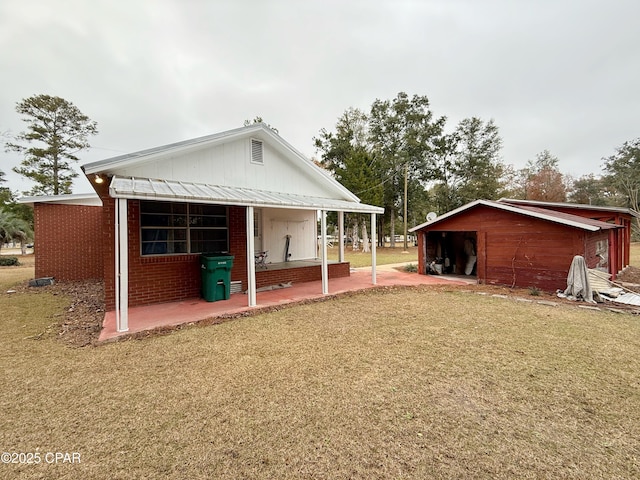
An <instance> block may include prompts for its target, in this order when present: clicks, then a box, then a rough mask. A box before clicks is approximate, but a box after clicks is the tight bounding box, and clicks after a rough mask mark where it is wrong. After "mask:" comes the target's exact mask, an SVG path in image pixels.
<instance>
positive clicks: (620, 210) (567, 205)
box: [498, 198, 640, 218]
mask: <svg viewBox="0 0 640 480" xmlns="http://www.w3.org/2000/svg"><path fill="white" fill-rule="evenodd" d="M498 202H500V203H508V204H510V205H523V206H524V205H528V206H532V207H542V208H545V207H549V208H553V207H560V208H571V209H576V210H595V211H599V212H611V213H626V214H627V215H631V216H632V217H638V218H640V213H638V212H636V211H635V210H633V209H632V208H625V207H612V206H607V205H585V204H583V203H567V202H542V201H539V200H518V199H514V198H501V199H500V200H498Z"/></svg>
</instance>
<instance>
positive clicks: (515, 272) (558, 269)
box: [418, 205, 610, 291]
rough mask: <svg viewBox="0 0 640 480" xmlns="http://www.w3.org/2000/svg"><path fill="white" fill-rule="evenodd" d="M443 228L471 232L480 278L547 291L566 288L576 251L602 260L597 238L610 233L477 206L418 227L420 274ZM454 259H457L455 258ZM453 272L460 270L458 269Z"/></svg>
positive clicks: (450, 233)
mask: <svg viewBox="0 0 640 480" xmlns="http://www.w3.org/2000/svg"><path fill="white" fill-rule="evenodd" d="M443 232H447V235H448V236H450V237H454V238H455V236H456V235H460V233H457V234H456V233H455V232H467V234H470V233H475V239H476V253H477V261H476V272H477V278H478V282H479V283H487V284H493V285H507V286H514V287H521V288H527V287H538V288H541V289H543V290H545V291H555V290H557V289H564V288H566V281H567V273H568V271H569V267H570V266H571V262H572V260H573V257H574V256H575V255H582V256H584V257H585V260H586V262H587V265H588V266H589V267H590V268H593V267H595V266H597V265H598V263H599V261H600V259H599V258H598V257H597V256H596V247H597V243H598V242H602V241H604V242H607V241H609V235H610V234H609V231H598V232H587V231H584V230H581V229H578V228H574V227H570V226H566V225H561V224H557V223H553V222H550V221H546V220H542V219H537V218H534V217H529V216H526V215H519V214H517V213H514V212H508V211H504V210H500V209H496V208H491V207H488V206H485V205H479V206H477V207H475V208H473V209H470V210H468V211H465V212H462V213H460V214H459V215H456V216H453V217H450V218H447V219H444V220H442V221H441V222H438V223H436V224H435V225H432V226H427V227H425V228H423V229H422V230H420V231H419V232H418V244H419V249H418V251H419V257H420V258H419V261H418V264H419V265H418V266H419V271H420V272H421V273H425V272H426V264H427V263H428V261H429V260H430V259H432V258H433V257H434V248H435V246H434V245H432V243H434V242H435V241H436V240H438V239H439V238H441V235H442V233H443ZM430 239H431V240H432V241H431V242H430V241H429V240H430ZM609 242H610V241H609ZM451 245H453V246H455V245H456V242H452V243H451ZM456 248H459V247H456ZM456 255H458V256H460V252H459V251H457V252H456V253H455V254H454V255H453V257H454V258H456ZM455 261H456V264H458V263H459V259H458V258H456V260H455ZM457 273H461V272H460V270H459V269H458V270H457Z"/></svg>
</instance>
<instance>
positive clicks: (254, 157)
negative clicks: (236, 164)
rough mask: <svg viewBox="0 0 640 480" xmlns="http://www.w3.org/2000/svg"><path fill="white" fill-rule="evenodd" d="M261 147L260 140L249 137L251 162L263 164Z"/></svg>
mask: <svg viewBox="0 0 640 480" xmlns="http://www.w3.org/2000/svg"><path fill="white" fill-rule="evenodd" d="M263 151H264V150H263V147H262V142H261V141H260V140H255V139H253V138H252V139H251V162H252V163H259V164H260V165H263V164H264V158H263Z"/></svg>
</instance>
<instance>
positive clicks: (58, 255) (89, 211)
mask: <svg viewBox="0 0 640 480" xmlns="http://www.w3.org/2000/svg"><path fill="white" fill-rule="evenodd" d="M34 227H35V242H34V247H35V253H36V256H35V275H36V277H37V278H40V277H55V278H56V280H67V281H76V280H88V279H99V278H102V274H103V250H102V243H101V241H100V239H101V235H102V207H96V206H82V205H62V204H58V205H56V204H51V203H36V204H35V206H34Z"/></svg>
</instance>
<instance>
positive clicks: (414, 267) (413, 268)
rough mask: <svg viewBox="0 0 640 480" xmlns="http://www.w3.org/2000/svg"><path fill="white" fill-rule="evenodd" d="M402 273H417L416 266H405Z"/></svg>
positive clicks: (410, 264)
mask: <svg viewBox="0 0 640 480" xmlns="http://www.w3.org/2000/svg"><path fill="white" fill-rule="evenodd" d="M404 271H405V272H413V273H415V272H417V271H418V265H416V264H415V263H409V264H407V265H405V266H404Z"/></svg>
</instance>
